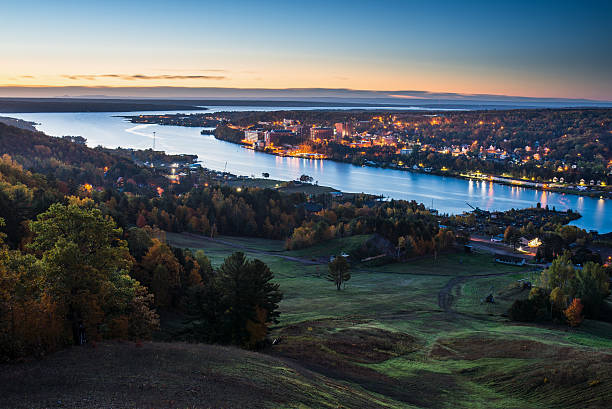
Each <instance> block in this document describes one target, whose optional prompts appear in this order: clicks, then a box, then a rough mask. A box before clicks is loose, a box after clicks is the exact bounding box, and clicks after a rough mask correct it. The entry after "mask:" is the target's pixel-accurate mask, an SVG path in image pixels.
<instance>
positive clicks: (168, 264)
mask: <svg viewBox="0 0 612 409" xmlns="http://www.w3.org/2000/svg"><path fill="white" fill-rule="evenodd" d="M152 243H153V245H152V246H151V247H150V248H149V250H148V251H147V254H145V255H144V257H143V258H142V261H141V263H140V269H139V271H138V273H137V275H138V278H140V279H141V280H142V282H144V283H145V284H146V285H147V286H148V287H149V289H150V290H151V292H152V293H153V294H155V305H156V306H158V307H170V306H171V305H172V304H173V302H174V301H176V300H175V295H176V293H177V290H178V289H179V287H180V286H181V278H180V277H181V270H182V267H181V264H180V263H179V262H178V260H177V259H176V257H175V256H174V253H173V252H172V250H171V249H170V247H168V245H167V244H165V243H162V242H161V241H159V240H157V239H153V240H152Z"/></svg>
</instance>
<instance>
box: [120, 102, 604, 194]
mask: <svg viewBox="0 0 612 409" xmlns="http://www.w3.org/2000/svg"><path fill="white" fill-rule="evenodd" d="M585 111H587V112H588V114H589V117H588V120H586V121H585V119H584V115H582V114H583V113H584V112H585ZM128 118H129V119H130V120H131V121H132V122H135V123H156V124H160V125H177V126H190V127H202V128H204V129H203V130H202V133H203V134H206V133H209V134H214V135H215V137H216V138H217V139H221V140H225V141H228V142H233V143H239V144H242V145H243V146H244V147H245V148H248V149H254V150H258V151H262V152H267V153H270V154H274V155H279V156H292V157H300V158H306V159H331V160H336V161H341V162H349V163H353V164H355V165H360V166H376V167H384V168H392V169H399V170H409V171H413V172H425V173H433V174H440V175H451V176H456V177H464V178H469V179H480V180H486V181H492V182H496V183H503V184H510V185H517V186H523V187H529V188H538V189H545V190H554V191H561V192H567V193H574V194H585V195H590V196H595V197H602V198H603V197H611V195H612V191H611V190H610V187H609V186H610V184H612V156H611V155H612V153H611V152H610V150H609V147H608V146H607V144H606V142H605V141H606V140H607V139H609V134H610V133H612V118H611V117H610V111H609V110H596V109H591V110H578V109H577V110H535V111H534V110H530V111H521V110H512V111H458V112H417V113H415V112H406V111H404V112H385V111H383V112H381V111H329V110H326V111H312V110H310V111H276V112H217V113H197V114H164V115H139V116H132V117H128ZM568 125H573V126H568ZM555 126H556V128H555ZM550 128H554V129H556V130H555V131H554V132H551V131H550ZM545 130H546V131H545ZM585 135H588V136H589V137H588V138H587V137H586V136H585ZM593 136H595V138H593ZM599 136H601V139H600V138H599Z"/></svg>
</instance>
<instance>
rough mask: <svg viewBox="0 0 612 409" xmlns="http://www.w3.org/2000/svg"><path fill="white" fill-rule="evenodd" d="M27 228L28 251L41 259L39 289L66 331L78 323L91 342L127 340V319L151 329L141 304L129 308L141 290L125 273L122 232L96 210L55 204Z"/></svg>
mask: <svg viewBox="0 0 612 409" xmlns="http://www.w3.org/2000/svg"><path fill="white" fill-rule="evenodd" d="M30 229H31V230H32V232H33V233H34V240H33V241H32V243H31V244H30V246H29V247H30V248H31V249H32V250H33V251H35V252H36V253H37V254H39V255H40V256H41V262H42V263H43V267H44V269H45V274H44V286H45V287H46V288H47V289H48V291H49V295H50V296H51V297H52V298H53V299H54V300H55V302H56V303H57V304H58V309H59V311H61V314H63V316H64V318H65V332H67V333H70V332H71V331H74V329H75V327H76V326H77V325H78V323H80V322H82V323H83V325H84V326H85V328H86V331H87V334H88V337H89V338H90V339H95V338H99V337H114V336H120V337H127V336H128V335H129V321H130V318H129V315H130V314H132V321H134V320H135V319H142V320H143V322H146V324H145V325H149V326H151V327H154V326H155V325H156V323H157V322H156V319H155V314H154V313H152V312H151V311H150V308H149V305H148V304H147V302H146V301H143V300H142V299H140V301H139V302H140V305H138V306H136V305H134V304H133V303H134V301H135V300H137V296H142V295H143V293H144V292H145V290H144V288H142V287H141V286H140V284H139V283H138V282H137V281H136V280H134V279H132V278H131V277H130V276H129V274H128V272H129V270H130V268H131V265H132V257H131V256H130V254H129V251H128V247H127V243H126V242H125V241H123V240H121V239H120V237H121V231H120V230H119V229H117V228H116V226H115V223H114V221H113V220H112V219H110V218H107V217H104V216H102V214H101V212H100V210H99V209H97V208H94V207H80V206H78V205H75V204H70V205H68V206H65V205H62V204H59V203H57V204H54V205H52V206H51V207H50V208H49V210H48V211H46V212H44V213H42V214H40V215H38V217H37V220H36V221H33V222H31V223H30ZM145 298H146V297H145ZM138 310H140V312H141V313H143V314H144V315H143V316H141V317H140V318H137V317H136V316H134V314H135V313H137V311H138Z"/></svg>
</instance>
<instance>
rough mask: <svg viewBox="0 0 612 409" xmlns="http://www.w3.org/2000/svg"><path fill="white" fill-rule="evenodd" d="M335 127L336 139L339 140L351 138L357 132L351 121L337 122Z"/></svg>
mask: <svg viewBox="0 0 612 409" xmlns="http://www.w3.org/2000/svg"><path fill="white" fill-rule="evenodd" d="M334 128H335V131H336V140H338V141H339V140H341V139H342V138H350V137H351V136H353V133H354V132H355V129H354V127H353V124H352V123H350V122H337V123H336V124H334Z"/></svg>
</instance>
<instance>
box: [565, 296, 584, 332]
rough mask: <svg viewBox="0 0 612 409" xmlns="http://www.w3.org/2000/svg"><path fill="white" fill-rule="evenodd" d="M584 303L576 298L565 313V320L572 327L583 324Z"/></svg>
mask: <svg viewBox="0 0 612 409" xmlns="http://www.w3.org/2000/svg"><path fill="white" fill-rule="evenodd" d="M583 308H584V307H583V305H582V302H580V298H574V300H573V301H572V303H571V304H570V306H569V307H567V309H566V310H565V311H564V314H565V318H566V319H567V323H568V324H569V326H570V327H577V326H579V325H580V324H581V323H582V320H583V317H582V309H583Z"/></svg>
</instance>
